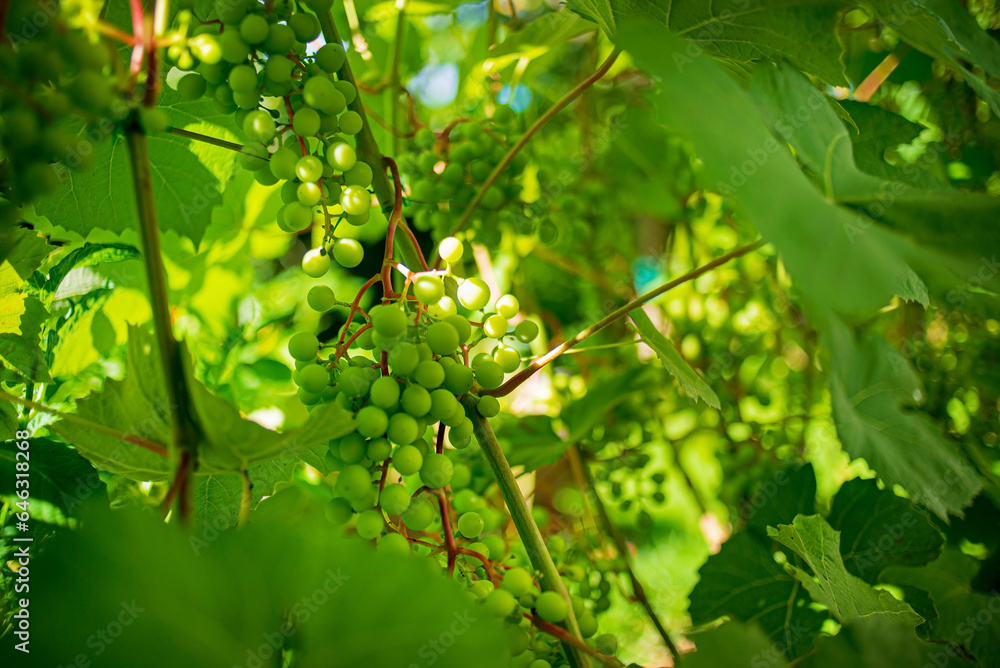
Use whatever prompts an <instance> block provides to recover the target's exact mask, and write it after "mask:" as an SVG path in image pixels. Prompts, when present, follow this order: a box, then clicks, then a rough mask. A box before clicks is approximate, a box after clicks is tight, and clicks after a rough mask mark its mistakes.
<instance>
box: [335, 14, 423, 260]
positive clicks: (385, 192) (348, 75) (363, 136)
mask: <svg viewBox="0 0 1000 668" xmlns="http://www.w3.org/2000/svg"><path fill="white" fill-rule="evenodd" d="M319 24H320V28H321V29H322V31H323V37H324V39H326V41H327V42H330V43H331V44H343V40H341V39H340V31H338V30H337V24H336V23H335V22H334V20H333V12H332V11H329V12H320V13H319ZM337 78H338V79H340V80H341V81H347V82H350V83H351V84H352V85H353V86H354V87H355V88H357V89H358V94H357V95H355V96H354V99H353V100H351V103H350V104H349V105H347V107H348V109H350V110H351V111H353V112H355V113H357V114H358V115H359V116H361V131H360V132H358V134H357V135H355V137H354V140H355V150H356V151H357V155H358V160H361V161H363V162H367V163H368V165H369V166H370V167H371V168H372V188H373V189H374V190H375V196H376V197H378V201H379V204H380V205H381V207H382V211H383V212H385V211H388V209H389V206H394V205H395V197H394V192H393V186H392V185H391V184H390V183H389V177H388V176H386V173H385V170H383V169H382V168H381V165H382V152H381V151H380V150H379V147H378V143H376V141H375V135H373V134H372V128H371V124H370V123H369V122H368V115H367V114H366V113H365V103H364V102H363V101H362V100H361V89H360V88H359V87H358V81H357V79H355V78H354V72H353V71H352V70H351V61H350V58H345V59H344V65H343V66H342V67H341V68H340V70H339V71H338V72H337ZM390 202H392V203H393V204H392V205H390V204H389V203H390ZM399 225H400V226H402V227H404V228H405V227H406V221H405V220H404V219H403V212H402V210H400V212H399ZM419 250H420V249H419V247H418V246H417V245H416V244H414V243H413V241H412V240H411V239H410V236H409V235H407V236H406V237H405V238H404V240H403V243H402V244H400V247H399V252H400V256H401V258H402V260H403V262H404V263H405V264H406V265H407V266H411V267H415V266H417V264H418V263H419V259H418V256H417V253H418V252H419Z"/></svg>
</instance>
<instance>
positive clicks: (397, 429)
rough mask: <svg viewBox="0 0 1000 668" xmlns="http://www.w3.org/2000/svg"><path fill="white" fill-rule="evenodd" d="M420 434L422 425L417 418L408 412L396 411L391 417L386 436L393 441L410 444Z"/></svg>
mask: <svg viewBox="0 0 1000 668" xmlns="http://www.w3.org/2000/svg"><path fill="white" fill-rule="evenodd" d="M418 436H420V427H419V425H418V424H417V421H416V419H415V418H414V417H413V416H412V415H408V414H407V413H396V414H395V415H393V416H392V417H391V418H389V428H388V429H387V430H386V437H387V438H388V439H389V440H390V441H391V442H393V443H397V444H399V445H409V444H410V443H413V442H414V441H416V440H417V437H418Z"/></svg>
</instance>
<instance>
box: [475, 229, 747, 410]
mask: <svg viewBox="0 0 1000 668" xmlns="http://www.w3.org/2000/svg"><path fill="white" fill-rule="evenodd" d="M764 244H765V242H764V241H763V240H761V241H755V242H753V243H752V244H747V245H745V246H740V247H739V248H737V249H736V250H732V251H729V252H728V253H726V254H725V255H721V256H719V257H717V258H715V259H714V260H712V261H711V262H706V263H705V264H703V265H701V266H700V267H698V268H697V269H692V270H691V271H689V272H688V273H686V274H684V275H683V276H678V277H677V278H675V279H674V280H672V281H669V282H667V283H664V284H663V285H661V286H660V287H658V288H654V289H653V290H650V291H649V292H647V293H645V294H643V295H640V296H638V297H636V298H635V299H633V300H632V301H630V302H629V303H628V304H625V305H624V306H622V307H621V308H619V309H618V310H616V311H613V312H612V313H611V314H610V315H608V316H606V317H604V318H602V319H601V320H599V321H597V322H596V323H594V324H593V325H591V326H590V327H588V328H587V329H585V330H583V331H582V332H580V333H579V334H577V335H576V336H574V337H573V338H572V339H570V340H569V341H566V342H564V343H561V344H560V345H558V346H556V347H555V348H553V349H552V350H550V351H549V352H547V353H545V354H544V355H542V356H541V357H539V358H538V359H536V360H535V361H534V362H532V363H531V364H529V365H528V366H527V367H525V368H524V369H522V370H521V371H519V372H518V373H516V374H514V375H513V376H511V377H510V378H509V379H508V380H507V382H505V383H504V384H503V385H501V386H500V387H498V388H496V389H494V390H483V391H482V392H481V394H492V395H493V396H497V397H502V396H506V395H508V394H510V393H511V392H512V391H513V390H514V389H515V388H517V387H518V386H519V385H520V384H521V383H523V382H524V381H526V380H528V379H529V378H531V376H533V375H534V374H535V372H537V371H538V370H539V369H541V368H542V367H544V366H545V365H546V364H548V363H549V362H552V361H553V360H555V359H556V358H558V357H559V356H560V355H562V354H563V353H564V352H566V351H567V350H569V349H570V348H572V347H574V346H575V345H576V344H578V343H580V342H581V341H583V340H584V339H586V338H588V337H590V336H593V335H594V334H596V333H597V332H599V331H601V330H602V329H604V328H605V327H607V326H608V325H610V324H612V323H614V322H615V321H616V320H620V319H621V318H624V317H625V316H626V315H628V314H629V312H630V311H632V310H634V309H636V308H638V307H640V306H642V305H643V304H645V303H646V302H648V301H651V300H653V299H656V298H657V297H659V296H660V295H662V294H663V293H665V292H668V291H670V290H673V289H674V288H676V287H677V286H678V285H683V284H684V283H687V282H688V281H692V280H694V279H696V278H698V277H699V276H701V275H702V274H707V273H708V272H710V271H711V270H713V269H715V268H717V267H719V266H721V265H724V264H726V263H727V262H729V261H730V260H733V259H736V258H738V257H741V256H743V255H746V254H747V253H749V252H751V251H755V250H757V249H758V248H760V247H761V246H763V245H764Z"/></svg>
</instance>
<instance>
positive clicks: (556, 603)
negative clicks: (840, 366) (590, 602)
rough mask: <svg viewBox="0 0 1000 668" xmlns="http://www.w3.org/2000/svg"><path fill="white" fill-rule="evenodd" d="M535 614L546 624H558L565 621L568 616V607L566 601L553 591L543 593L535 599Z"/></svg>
mask: <svg viewBox="0 0 1000 668" xmlns="http://www.w3.org/2000/svg"><path fill="white" fill-rule="evenodd" d="M535 612H537V613H538V616H539V617H541V618H542V619H544V620H545V621H547V622H551V623H553V624H558V623H559V622H561V621H563V620H564V619H566V615H568V614H569V606H567V605H566V599H564V598H563V597H562V596H561V595H559V594H557V593H556V592H554V591H543V592H542V593H541V594H539V595H538V597H537V598H536V599H535Z"/></svg>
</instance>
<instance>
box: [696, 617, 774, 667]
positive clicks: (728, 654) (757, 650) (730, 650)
mask: <svg viewBox="0 0 1000 668" xmlns="http://www.w3.org/2000/svg"><path fill="white" fill-rule="evenodd" d="M690 639H691V640H693V641H694V642H695V644H696V645H697V646H698V651H696V652H691V653H688V654H682V655H681V663H680V665H681V668H746V667H747V666H751V667H752V668H782V667H783V666H787V665H788V662H787V661H785V658H784V656H783V655H782V654H781V647H780V646H779V645H776V644H775V643H774V642H773V641H772V640H771V639H769V638H768V637H767V636H766V635H765V634H764V633H763V632H762V631H761V629H760V627H759V626H758V625H756V624H738V623H736V622H729V623H728V624H723V625H722V626H720V627H718V628H715V629H712V630H711V631H708V632H706V633H699V634H697V635H694V636H692V637H691V638H690Z"/></svg>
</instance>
